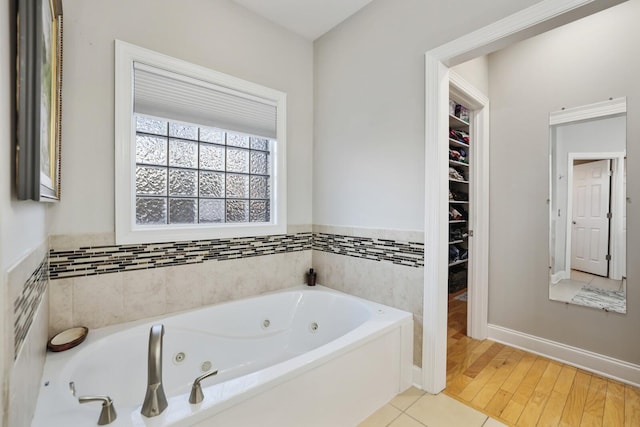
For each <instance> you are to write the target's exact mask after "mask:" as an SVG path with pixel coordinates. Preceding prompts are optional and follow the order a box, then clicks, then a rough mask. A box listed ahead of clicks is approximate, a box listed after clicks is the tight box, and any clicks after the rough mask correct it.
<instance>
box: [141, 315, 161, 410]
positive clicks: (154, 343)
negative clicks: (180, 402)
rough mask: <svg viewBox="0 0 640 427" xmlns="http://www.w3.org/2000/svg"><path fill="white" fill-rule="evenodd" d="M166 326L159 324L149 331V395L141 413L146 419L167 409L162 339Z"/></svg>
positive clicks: (146, 396) (145, 397)
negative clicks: (163, 383) (163, 379)
mask: <svg viewBox="0 0 640 427" xmlns="http://www.w3.org/2000/svg"><path fill="white" fill-rule="evenodd" d="M163 336H164V325H161V324H157V325H153V326H152V327H151V330H150V331H149V355H148V358H147V364H148V369H147V394H146V395H145V396H144V403H143V404H142V409H141V410H140V413H141V414H142V415H144V416H145V417H155V416H158V415H160V414H161V413H162V411H164V410H165V409H167V406H168V403H167V396H166V395H165V394H164V388H163V387H162V337H163Z"/></svg>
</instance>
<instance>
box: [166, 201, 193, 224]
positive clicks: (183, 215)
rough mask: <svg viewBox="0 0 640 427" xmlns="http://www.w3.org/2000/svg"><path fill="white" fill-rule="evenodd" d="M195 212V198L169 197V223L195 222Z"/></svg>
mask: <svg viewBox="0 0 640 427" xmlns="http://www.w3.org/2000/svg"><path fill="white" fill-rule="evenodd" d="M197 213H198V211H197V205H196V199H169V223H170V224H195V223H196V222H197Z"/></svg>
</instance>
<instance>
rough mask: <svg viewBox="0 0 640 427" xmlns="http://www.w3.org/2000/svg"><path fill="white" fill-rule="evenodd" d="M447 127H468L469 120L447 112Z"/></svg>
mask: <svg viewBox="0 0 640 427" xmlns="http://www.w3.org/2000/svg"><path fill="white" fill-rule="evenodd" d="M449 127H451V128H453V129H464V128H468V127H469V122H465V121H464V120H462V119H460V118H458V117H456V116H453V115H451V114H449Z"/></svg>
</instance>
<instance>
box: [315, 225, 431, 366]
mask: <svg viewBox="0 0 640 427" xmlns="http://www.w3.org/2000/svg"><path fill="white" fill-rule="evenodd" d="M313 236H314V240H313V245H314V246H313V249H314V250H313V266H314V268H315V269H316V271H317V272H318V283H320V284H323V285H325V286H329V287H332V288H334V289H336V290H339V291H342V292H346V293H348V294H352V295H355V296H359V297H361V298H366V299H369V300H371V301H375V302H379V303H381V304H386V305H390V306H392V307H396V308H399V309H402V310H406V311H409V312H411V313H413V320H414V328H413V330H414V340H413V342H414V351H413V363H414V365H416V366H421V364H422V324H423V315H422V303H423V301H422V300H423V286H424V284H423V282H424V267H423V265H424V255H423V252H422V251H423V243H422V242H423V239H424V237H423V233H421V232H413V231H395V230H373V229H362V228H346V227H335V226H316V225H314V227H313ZM325 242H327V244H325ZM409 242H415V243H409ZM380 251H383V252H382V253H381V252H380Z"/></svg>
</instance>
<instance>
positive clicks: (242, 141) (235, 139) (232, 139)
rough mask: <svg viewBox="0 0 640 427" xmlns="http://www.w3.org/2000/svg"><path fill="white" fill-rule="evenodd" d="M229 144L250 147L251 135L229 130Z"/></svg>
mask: <svg viewBox="0 0 640 427" xmlns="http://www.w3.org/2000/svg"><path fill="white" fill-rule="evenodd" d="M227 145H232V146H234V147H243V148H249V137H248V136H245V135H240V134H237V133H230V132H227Z"/></svg>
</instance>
